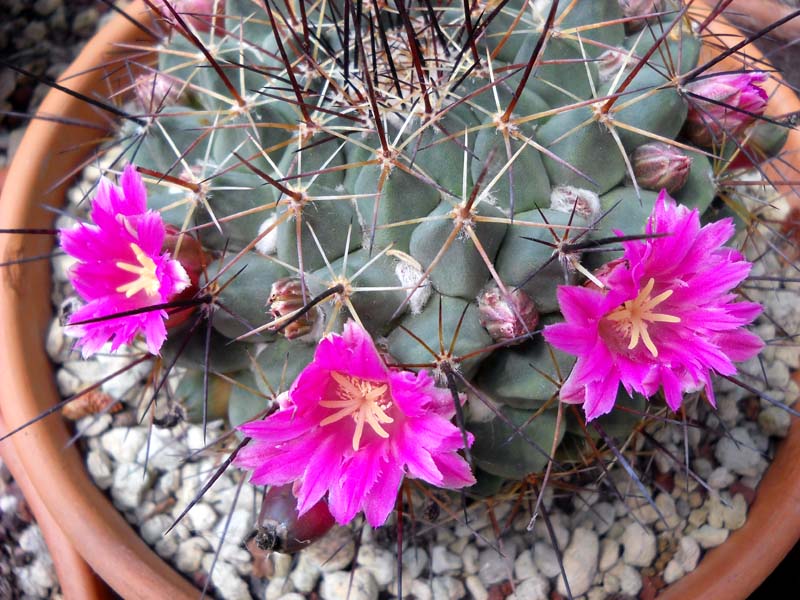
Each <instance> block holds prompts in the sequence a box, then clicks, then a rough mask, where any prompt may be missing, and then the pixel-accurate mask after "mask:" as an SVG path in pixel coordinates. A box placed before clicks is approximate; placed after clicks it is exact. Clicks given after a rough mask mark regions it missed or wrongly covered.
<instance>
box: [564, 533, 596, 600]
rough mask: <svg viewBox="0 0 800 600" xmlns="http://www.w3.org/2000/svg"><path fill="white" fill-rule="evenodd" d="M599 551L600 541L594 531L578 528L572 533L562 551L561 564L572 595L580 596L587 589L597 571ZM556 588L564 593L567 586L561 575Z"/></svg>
mask: <svg viewBox="0 0 800 600" xmlns="http://www.w3.org/2000/svg"><path fill="white" fill-rule="evenodd" d="M599 552H600V542H599V541H598V538H597V534H596V533H595V532H593V531H591V530H589V529H584V528H578V529H576V530H575V531H574V532H573V533H572V540H571V541H570V544H569V546H567V549H566V550H565V551H564V558H563V565H564V572H565V574H566V576H567V580H568V581H569V587H570V591H571V592H572V595H573V596H580V595H581V594H585V593H586V592H587V591H589V587H590V586H591V584H592V580H593V579H594V575H595V573H596V572H597V557H598V554H599ZM556 589H557V590H558V593H559V594H561V595H566V593H567V588H566V585H565V584H564V578H563V577H560V578H559V579H558V583H557V584H556Z"/></svg>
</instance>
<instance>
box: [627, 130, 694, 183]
mask: <svg viewBox="0 0 800 600" xmlns="http://www.w3.org/2000/svg"><path fill="white" fill-rule="evenodd" d="M631 164H632V165H633V174H634V175H635V176H636V182H637V183H638V184H639V185H640V186H641V187H643V188H644V189H646V190H656V191H660V190H661V189H662V188H663V189H666V190H667V192H668V193H670V194H672V193H674V192H676V191H678V190H679V189H681V188H682V187H683V186H684V185H685V184H686V181H687V180H688V179H689V170H690V169H691V167H692V159H691V158H689V157H688V156H687V155H686V154H685V153H684V152H682V151H681V150H679V149H678V148H675V147H674V146H670V145H669V144H665V143H663V142H653V143H650V144H644V145H643V146H639V147H638V148H637V149H636V150H634V152H633V154H631Z"/></svg>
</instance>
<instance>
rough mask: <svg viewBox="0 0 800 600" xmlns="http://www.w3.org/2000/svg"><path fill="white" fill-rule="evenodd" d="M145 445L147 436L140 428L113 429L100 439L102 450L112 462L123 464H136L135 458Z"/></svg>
mask: <svg viewBox="0 0 800 600" xmlns="http://www.w3.org/2000/svg"><path fill="white" fill-rule="evenodd" d="M146 443H147V434H146V433H145V431H144V429H143V428H141V427H115V428H114V429H110V430H109V431H107V432H106V433H104V434H103V435H102V436H101V437H100V446H102V448H103V450H105V451H106V452H107V453H108V455H109V456H110V457H111V459H112V460H113V461H114V462H116V463H123V464H124V463H134V462H136V456H137V455H138V454H139V451H140V450H141V449H142V448H144V446H145V444H146ZM140 470H141V469H140Z"/></svg>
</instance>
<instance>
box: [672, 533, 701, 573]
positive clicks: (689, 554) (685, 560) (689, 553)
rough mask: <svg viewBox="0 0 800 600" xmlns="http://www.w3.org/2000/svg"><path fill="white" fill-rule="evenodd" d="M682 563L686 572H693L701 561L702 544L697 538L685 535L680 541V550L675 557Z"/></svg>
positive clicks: (682, 567)
mask: <svg viewBox="0 0 800 600" xmlns="http://www.w3.org/2000/svg"><path fill="white" fill-rule="evenodd" d="M674 560H676V561H677V562H678V564H680V566H681V569H683V571H684V572H686V573H691V572H692V571H694V570H695V568H696V567H697V563H698V562H699V561H700V545H699V544H698V543H697V540H696V539H694V538H693V537H690V536H683V537H682V538H681V541H680V542H678V551H677V552H676V553H675V559H674Z"/></svg>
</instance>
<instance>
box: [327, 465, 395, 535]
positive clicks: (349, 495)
mask: <svg viewBox="0 0 800 600" xmlns="http://www.w3.org/2000/svg"><path fill="white" fill-rule="evenodd" d="M384 462H385V459H384V458H383V457H382V455H381V454H380V453H378V452H360V453H358V452H357V453H356V454H354V455H353V457H352V458H351V459H350V460H348V461H346V462H345V464H343V465H342V477H341V479H340V481H339V482H338V485H335V486H333V487H332V488H331V492H330V495H329V497H328V506H329V508H330V511H331V514H332V515H333V518H334V519H336V522H337V523H339V524H340V525H344V524H346V523H349V522H350V521H352V520H353V517H355V516H356V513H358V511H359V510H361V507H362V504H363V503H364V502H365V501H366V499H367V492H369V491H370V490H371V489H372V487H373V486H374V484H375V482H376V481H377V480H378V476H379V475H380V473H381V467H382V466H383V463H384Z"/></svg>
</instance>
